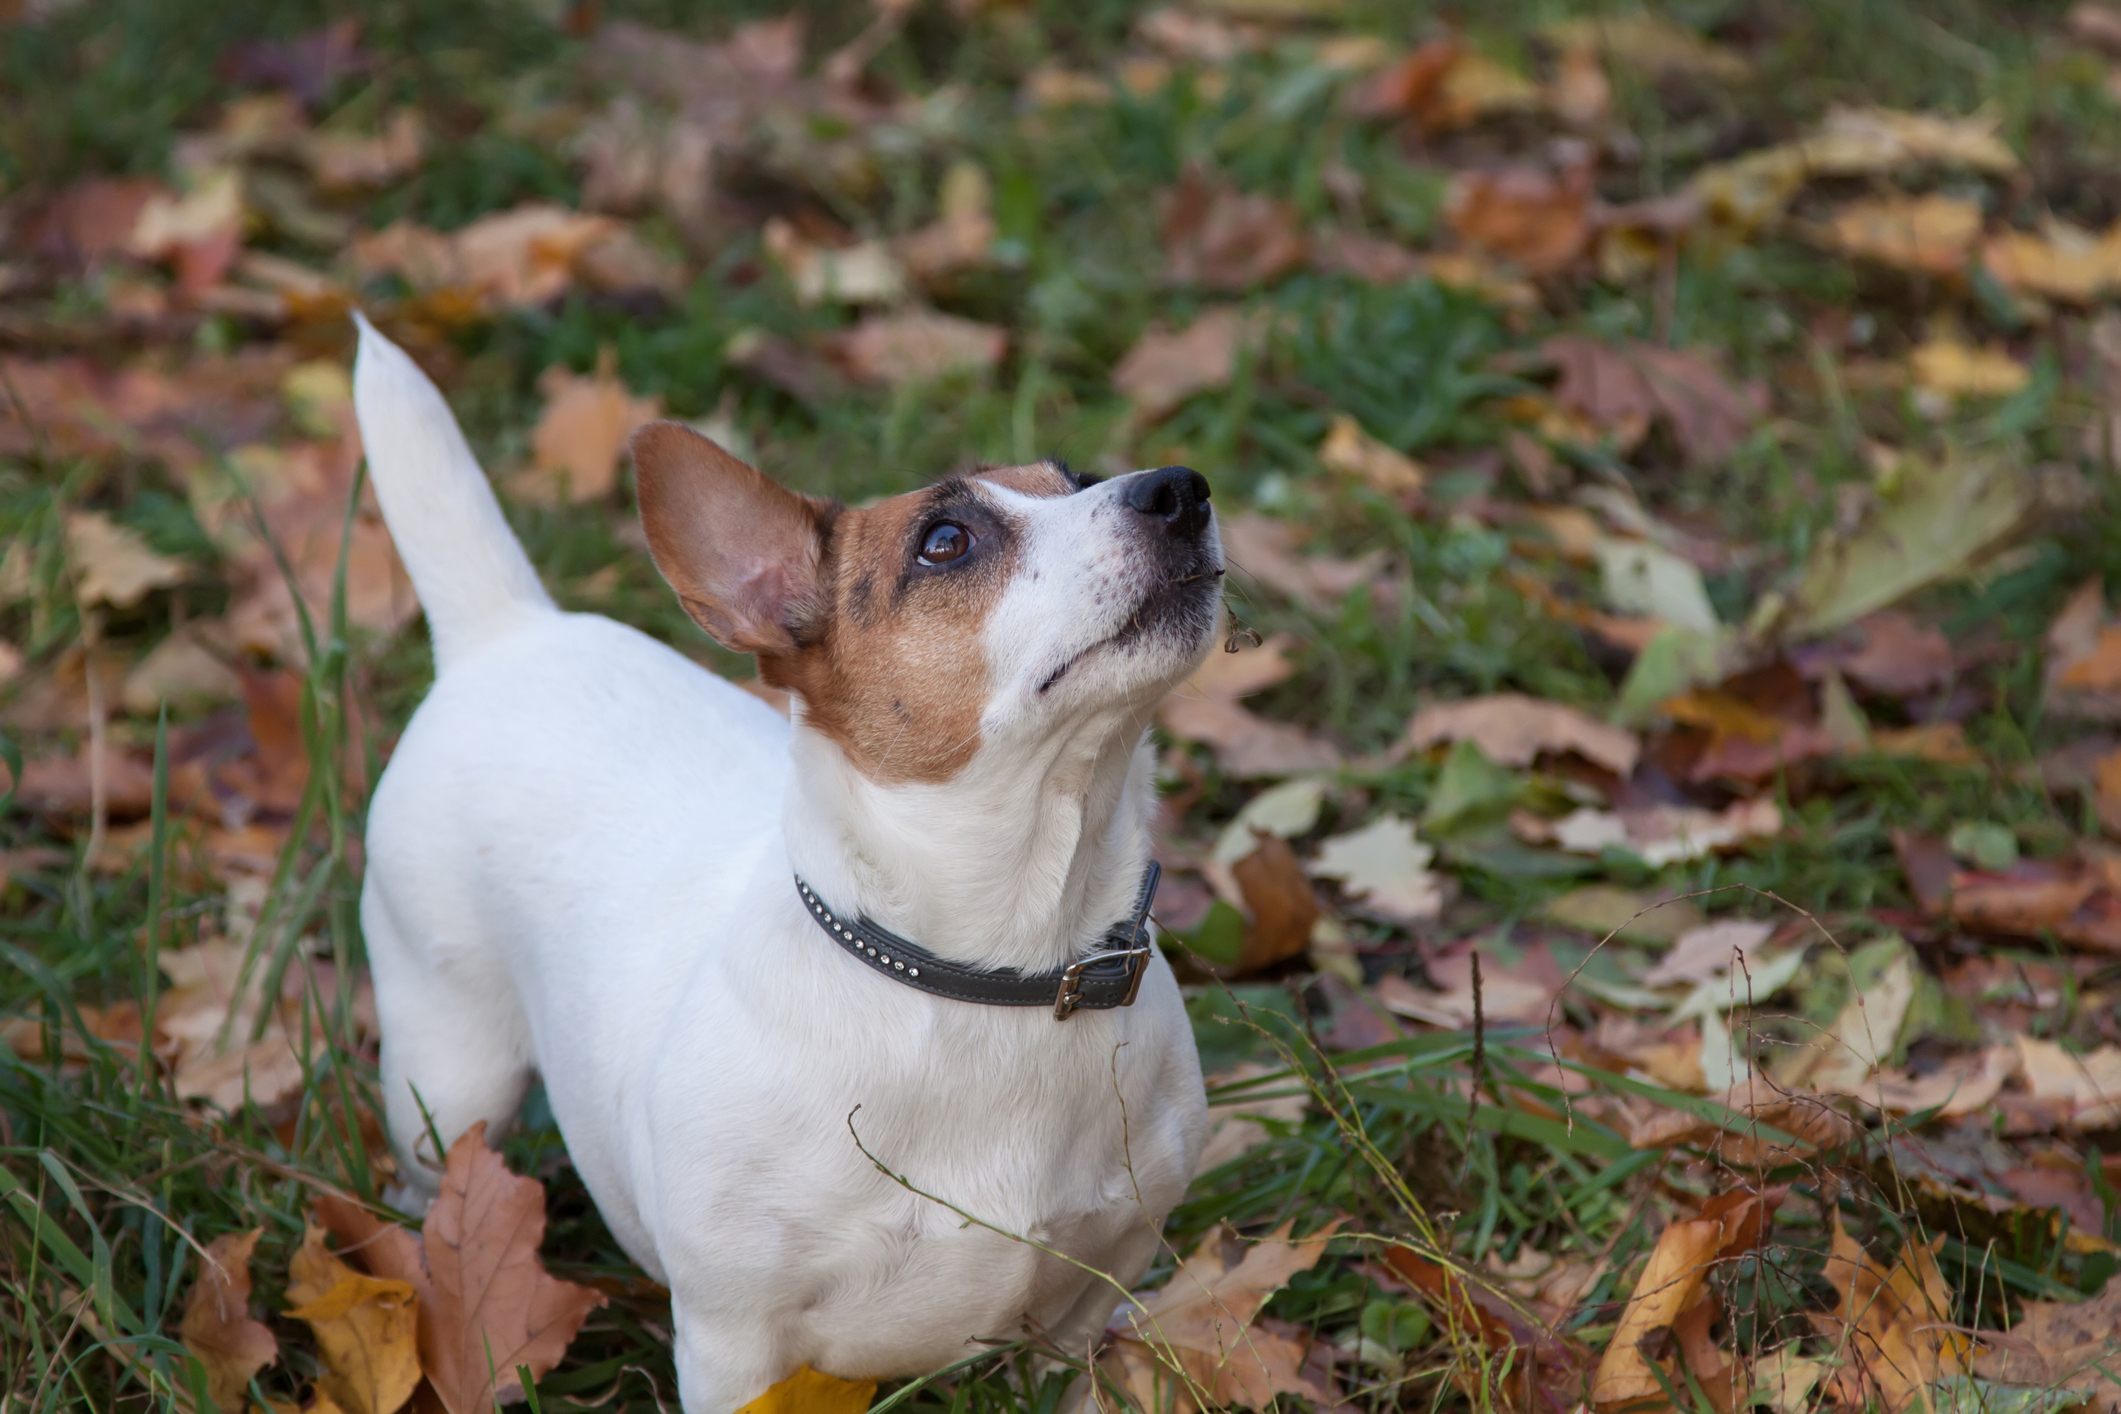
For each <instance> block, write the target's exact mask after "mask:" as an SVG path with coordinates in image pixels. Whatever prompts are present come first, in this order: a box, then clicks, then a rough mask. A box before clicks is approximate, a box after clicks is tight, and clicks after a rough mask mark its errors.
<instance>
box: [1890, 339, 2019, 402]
mask: <svg viewBox="0 0 2121 1414" xmlns="http://www.w3.org/2000/svg"><path fill="white" fill-rule="evenodd" d="M1907 366H1908V372H1909V374H1910V375H1911V376H1912V377H1913V379H1914V383H1915V386H1916V387H1917V388H1920V389H1922V390H1923V391H1924V392H1929V393H1937V394H1940V395H1942V396H1944V397H1948V398H1962V397H1964V398H2007V397H2009V396H2010V395H2011V394H2013V393H2015V392H2017V391H2018V390H2019V389H2021V388H2023V387H2024V386H2025V385H2026V383H2027V382H2028V381H2030V380H2031V378H2032V374H2031V373H2029V372H2028V371H2027V370H2026V367H2025V365H2024V364H2022V363H2020V362H2018V360H2016V359H2015V358H2012V357H2011V356H2010V355H2009V354H2008V353H2006V352H2004V351H2003V350H2002V349H1999V348H1994V347H1991V346H1977V345H1974V344H1967V343H1961V342H1960V341H1959V340H1957V339H1953V338H1948V337H1947V338H1933V339H1929V340H1926V341H1925V342H1923V343H1920V344H1917V345H1916V346H1915V347H1914V348H1912V349H1910V350H1909V351H1908V355H1907Z"/></svg>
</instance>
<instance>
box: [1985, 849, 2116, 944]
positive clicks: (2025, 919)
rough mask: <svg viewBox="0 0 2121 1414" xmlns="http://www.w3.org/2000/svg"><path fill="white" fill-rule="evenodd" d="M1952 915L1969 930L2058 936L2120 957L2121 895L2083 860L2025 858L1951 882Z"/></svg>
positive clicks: (2031, 935)
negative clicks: (2003, 867) (1993, 870)
mask: <svg viewBox="0 0 2121 1414" xmlns="http://www.w3.org/2000/svg"><path fill="white" fill-rule="evenodd" d="M1950 909H1951V916H1952V918H1953V919H1954V920H1956V921H1957V922H1959V923H1962V924H1964V925H1965V926H1967V927H1969V928H1979V929H1984V930H1986V931H1988V932H1993V933H2009V934H2012V935H2015V936H2018V937H2027V938H2037V937H2040V936H2041V935H2043V934H2050V933H2051V934H2053V935H2054V936H2055V937H2056V938H2058V939H2060V940H2061V941H2063V942H2065V943H2070V944H2074V945H2075V946H2077V947H2081V948H2086V949H2089V950H2091V951H2094V952H2106V953H2121V893H2117V891H2116V890H2115V888H2114V887H2113V886H2112V884H2111V883H2110V882H2109V881H2108V879H2107V877H2106V874H2105V871H2103V870H2101V869H2097V868H2094V867H2092V866H2091V865H2090V864H2088V863H2086V862H2085V861H2083V860H2081V859H2080V860H2049V859H2023V860H2020V861H2019V862H2018V863H2016V864H2014V865H2012V866H2011V867H2010V868H2008V869H2005V870H2000V871H1995V872H1983V871H1966V872H1962V873H1959V874H1956V875H1954V876H1953V878H1952V883H1951V903H1950Z"/></svg>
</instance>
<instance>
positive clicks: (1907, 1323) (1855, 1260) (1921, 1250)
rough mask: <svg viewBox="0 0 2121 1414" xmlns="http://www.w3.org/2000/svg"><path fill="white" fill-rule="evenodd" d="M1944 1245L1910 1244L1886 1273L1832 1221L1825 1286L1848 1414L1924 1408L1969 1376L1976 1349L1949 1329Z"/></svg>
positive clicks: (1837, 1382)
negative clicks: (1842, 1352)
mask: <svg viewBox="0 0 2121 1414" xmlns="http://www.w3.org/2000/svg"><path fill="white" fill-rule="evenodd" d="M1943 1244H1944V1237H1943V1235H1942V1234H1941V1233H1940V1234H1939V1235H1938V1236H1937V1237H1936V1238H1935V1239H1934V1241H1932V1242H1909V1243H1908V1244H1907V1245H1906V1246H1904V1247H1903V1248H1902V1249H1901V1251H1900V1257H1899V1259H1898V1260H1897V1261H1895V1262H1894V1264H1893V1266H1892V1267H1891V1269H1890V1270H1888V1269H1887V1268H1885V1267H1884V1266H1882V1265H1881V1264H1879V1263H1878V1262H1877V1261H1876V1260H1875V1259H1874V1258H1873V1257H1872V1256H1871V1255H1870V1254H1869V1253H1868V1252H1865V1251H1864V1250H1863V1249H1862V1248H1861V1247H1859V1246H1858V1245H1857V1244H1856V1242H1855V1240H1854V1239H1853V1238H1851V1237H1850V1236H1849V1235H1848V1232H1847V1230H1846V1229H1845V1228H1843V1227H1842V1225H1841V1218H1840V1215H1839V1214H1838V1213H1837V1214H1836V1215H1835V1217H1834V1246H1833V1250H1832V1252H1831V1253H1830V1254H1829V1255H1828V1257H1827V1262H1826V1278H1827V1280H1828V1281H1830V1282H1832V1283H1833V1286H1834V1293H1835V1303H1836V1304H1835V1313H1834V1314H1835V1318H1836V1319H1837V1320H1838V1321H1839V1322H1840V1323H1841V1329H1842V1331H1843V1332H1844V1334H1843V1339H1844V1340H1846V1342H1847V1346H1846V1353H1847V1362H1846V1363H1845V1364H1843V1366H1842V1367H1841V1368H1840V1369H1839V1370H1837V1371H1835V1372H1834V1386H1835V1388H1836V1389H1837V1391H1839V1392H1840V1396H1841V1399H1842V1400H1843V1402H1845V1403H1846V1404H1848V1405H1849V1406H1850V1407H1853V1408H1863V1407H1865V1405H1866V1403H1867V1399H1868V1398H1871V1397H1874V1398H1876V1399H1877V1401H1878V1402H1879V1403H1880V1404H1882V1405H1883V1406H1884V1407H1885V1408H1886V1409H1887V1410H1890V1411H1893V1414H1898V1411H1901V1410H1905V1409H1911V1408H1915V1407H1918V1406H1921V1405H1922V1404H1923V1401H1924V1399H1925V1396H1926V1392H1927V1391H1928V1390H1929V1388H1930V1387H1931V1386H1932V1385H1934V1384H1936V1383H1937V1382H1938V1381H1940V1380H1942V1379H1945V1378H1948V1377H1950V1376H1953V1375H1962V1374H1964V1373H1966V1370H1967V1365H1968V1357H1969V1355H1970V1354H1971V1344H1970V1343H1969V1342H1968V1340H1967V1339H1966V1337H1965V1336H1963V1335H1961V1334H1959V1333H1958V1331H1957V1330H1955V1329H1954V1328H1953V1326H1952V1324H1951V1320H1952V1315H1951V1310H1952V1294H1951V1288H1950V1287H1948V1286H1946V1285H1945V1282H1944V1274H1943V1273H1942V1272H1941V1271H1940V1270H1939V1269H1938V1267H1937V1256H1936V1251H1937V1248H1939V1247H1941V1246H1943Z"/></svg>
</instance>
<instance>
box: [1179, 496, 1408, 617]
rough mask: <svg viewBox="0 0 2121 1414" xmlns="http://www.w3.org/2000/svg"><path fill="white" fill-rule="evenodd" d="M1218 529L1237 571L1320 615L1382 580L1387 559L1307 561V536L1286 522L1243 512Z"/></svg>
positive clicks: (1377, 555) (1225, 556)
mask: <svg viewBox="0 0 2121 1414" xmlns="http://www.w3.org/2000/svg"><path fill="white" fill-rule="evenodd" d="M1217 524H1218V526H1219V528H1220V529H1221V532H1222V542H1223V560H1224V562H1225V563H1226V564H1228V565H1229V567H1230V568H1231V569H1232V570H1234V571H1236V572H1237V573H1238V574H1240V575H1243V576H1245V577H1246V578H1248V579H1251V580H1253V581H1255V582H1257V583H1259V584H1261V585H1263V586H1265V587H1266V588H1269V589H1272V590H1274V591H1275V592H1276V593H1279V594H1281V595H1283V596H1285V597H1287V598H1289V599H1292V600H1294V601H1295V602H1296V603H1299V604H1302V605H1304V606H1305V607H1306V608H1309V609H1315V610H1317V611H1319V612H1321V613H1325V612H1328V611H1331V610H1334V609H1337V608H1339V606H1340V604H1341V602H1342V601H1343V600H1345V599H1346V598H1347V597H1348V595H1350V594H1351V593H1353V592H1354V591H1355V590H1357V589H1360V588H1363V587H1364V586H1366V585H1374V584H1376V583H1377V581H1378V580H1379V578H1380V574H1379V570H1380V568H1381V566H1382V564H1383V560H1384V556H1383V554H1382V553H1380V552H1377V551H1372V552H1370V553H1368V554H1365V555H1362V556H1359V557H1358V558H1356V559H1352V560H1342V559H1335V558H1332V557H1330V556H1326V555H1306V554H1304V553H1302V544H1303V540H1304V531H1303V530H1302V529H1301V528H1300V527H1298V526H1296V525H1294V524H1291V523H1290V522H1288V521H1286V520H1276V519H1274V518H1272V517H1269V516H1263V515H1260V514H1258V513H1256V512H1253V511H1240V512H1238V513H1237V514H1235V515H1232V516H1228V517H1224V518H1220V519H1219V520H1218V521H1217Z"/></svg>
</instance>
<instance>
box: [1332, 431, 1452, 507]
mask: <svg viewBox="0 0 2121 1414" xmlns="http://www.w3.org/2000/svg"><path fill="white" fill-rule="evenodd" d="M1318 460H1319V461H1320V462H1321V463H1323V464H1324V466H1325V468H1326V470H1328V471H1331V472H1335V473H1338V474H1339V475H1341V476H1347V477H1352V478H1353V479H1355V480H1357V481H1360V482H1362V483H1364V484H1365V485H1367V486H1368V487H1369V488H1370V489H1371V490H1373V491H1376V492H1377V493H1378V494H1380V495H1384V496H1393V497H1399V496H1418V495H1420V494H1421V488H1422V484H1423V483H1424V482H1425V481H1427V480H1428V474H1427V473H1426V472H1424V471H1423V470H1422V469H1421V463H1419V462H1417V461H1415V460H1414V459H1413V458H1412V457H1410V456H1408V455H1407V454H1406V453H1405V452H1402V451H1399V450H1398V449H1397V448H1394V447H1391V446H1387V445H1386V444H1385V443H1383V442H1380V441H1378V440H1377V439H1376V438H1375V437H1372V436H1371V435H1370V434H1369V433H1367V432H1365V431H1363V429H1362V424H1361V423H1359V422H1357V421H1356V420H1355V419H1354V418H1352V417H1349V416H1347V415H1346V414H1345V413H1342V414H1339V415H1337V416H1335V417H1334V419H1333V424H1332V426H1331V427H1329V428H1327V429H1326V439H1325V441H1323V442H1321V443H1319V444H1318Z"/></svg>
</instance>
